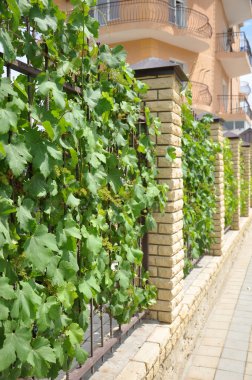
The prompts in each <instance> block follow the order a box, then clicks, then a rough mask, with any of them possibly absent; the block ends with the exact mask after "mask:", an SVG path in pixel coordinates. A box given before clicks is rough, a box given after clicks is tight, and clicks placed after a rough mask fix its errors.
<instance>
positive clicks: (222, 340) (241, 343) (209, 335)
mask: <svg viewBox="0 0 252 380" xmlns="http://www.w3.org/2000/svg"><path fill="white" fill-rule="evenodd" d="M251 242H252V227H251V228H250V230H249V231H248V232H247V233H246V235H245V238H244V240H243V242H242V243H241V244H240V246H239V247H238V250H237V252H238V255H237V259H236V261H235V263H234V265H233V267H232V270H231V271H230V276H229V278H228V279H227V281H226V283H225V286H224V288H223V289H222V292H221V294H220V295H219V297H218V299H217V302H216V303H215V306H214V308H213V310H212V312H211V314H210V316H209V318H208V321H207V322H206V325H205V326H204V328H203V329H202V331H201V334H200V338H199V340H198V343H197V345H196V348H195V350H194V352H193V354H192V358H191V359H190V360H189V361H188V364H187V367H186V368H185V371H184V375H183V379H182V380H185V379H186V380H193V379H195V378H196V377H197V371H198V373H199V375H200V374H201V373H204V369H205V370H207V371H209V367H211V371H212V372H211V374H210V373H209V377H211V378H212V379H213V380H252V243H251ZM208 348H209V349H208ZM197 378H198V377H197Z"/></svg>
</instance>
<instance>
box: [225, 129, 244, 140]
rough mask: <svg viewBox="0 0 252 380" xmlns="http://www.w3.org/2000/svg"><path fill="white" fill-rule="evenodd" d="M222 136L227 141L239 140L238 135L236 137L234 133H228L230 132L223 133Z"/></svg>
mask: <svg viewBox="0 0 252 380" xmlns="http://www.w3.org/2000/svg"><path fill="white" fill-rule="evenodd" d="M223 136H224V137H227V138H229V139H240V137H239V136H238V135H236V134H235V133H233V132H230V131H227V132H224V134H223Z"/></svg>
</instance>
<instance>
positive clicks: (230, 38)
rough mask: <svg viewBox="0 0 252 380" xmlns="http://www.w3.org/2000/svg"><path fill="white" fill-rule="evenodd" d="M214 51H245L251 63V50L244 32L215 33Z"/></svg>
mask: <svg viewBox="0 0 252 380" xmlns="http://www.w3.org/2000/svg"><path fill="white" fill-rule="evenodd" d="M216 38H217V41H216V42H217V43H216V51H217V52H227V53H238V52H246V53H247V54H248V58H249V62H250V64H252V52H251V47H250V44H249V41H248V39H247V37H246V34H245V33H244V32H233V31H230V32H227V33H219V34H217V37H216Z"/></svg>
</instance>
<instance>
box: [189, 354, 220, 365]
mask: <svg viewBox="0 0 252 380" xmlns="http://www.w3.org/2000/svg"><path fill="white" fill-rule="evenodd" d="M218 362H219V358H218V357H215V356H206V355H205V356H203V355H193V356H192V364H193V365H194V366H197V367H205V368H217V365H218Z"/></svg>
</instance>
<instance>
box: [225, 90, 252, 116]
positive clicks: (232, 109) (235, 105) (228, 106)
mask: <svg viewBox="0 0 252 380" xmlns="http://www.w3.org/2000/svg"><path fill="white" fill-rule="evenodd" d="M218 99H219V112H220V113H221V114H232V115H235V114H236V115H237V116H238V115H239V114H240V115H242V114H243V115H244V114H246V115H248V117H249V118H250V119H251V120H252V110H251V108H250V104H249V102H248V100H247V98H246V96H245V95H219V96H218Z"/></svg>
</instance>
